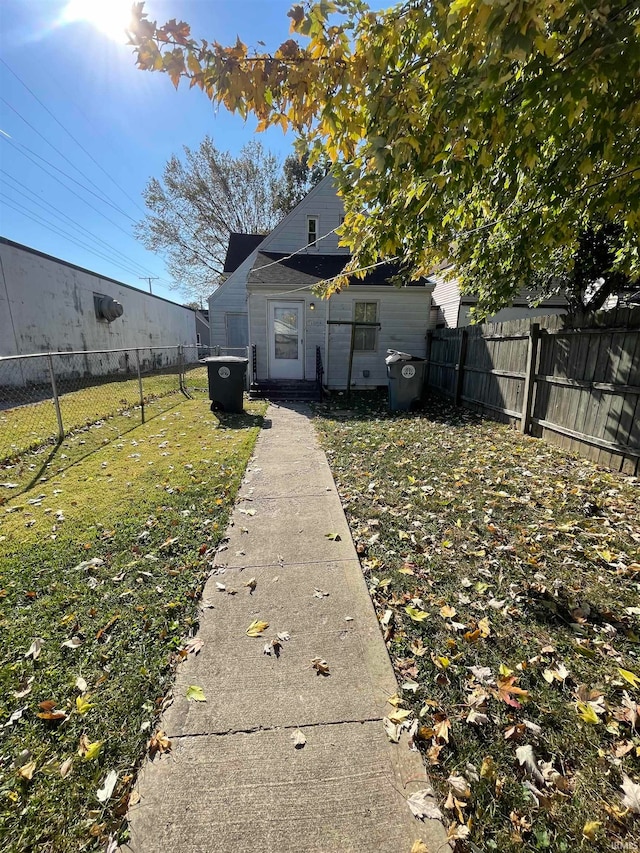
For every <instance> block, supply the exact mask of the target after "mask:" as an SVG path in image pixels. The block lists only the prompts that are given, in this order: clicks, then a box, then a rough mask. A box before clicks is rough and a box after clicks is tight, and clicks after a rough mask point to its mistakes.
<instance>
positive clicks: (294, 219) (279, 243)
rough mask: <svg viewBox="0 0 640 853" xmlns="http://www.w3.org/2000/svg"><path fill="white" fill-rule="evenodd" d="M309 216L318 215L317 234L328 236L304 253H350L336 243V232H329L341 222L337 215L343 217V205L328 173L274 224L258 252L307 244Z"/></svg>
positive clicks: (291, 249)
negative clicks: (289, 211)
mask: <svg viewBox="0 0 640 853" xmlns="http://www.w3.org/2000/svg"><path fill="white" fill-rule="evenodd" d="M309 216H317V217H318V237H319V238H320V237H322V236H323V235H324V234H328V235H329V236H328V237H325V238H324V239H321V240H319V241H318V243H317V244H316V246H311V247H309V248H308V249H305V251H306V252H309V253H310V254H311V253H321V254H325V255H328V254H331V255H333V254H344V255H346V254H348V253H349V250H348V249H347V248H342V247H340V246H338V237H337V235H336V234H329V232H330V231H333V229H334V228H337V227H338V226H339V225H340V217H342V216H344V205H343V203H342V199H341V198H340V197H339V196H337V195H336V184H335V182H334V180H333V178H332V177H331V175H327V176H326V178H323V179H322V181H320V183H319V184H317V185H316V186H315V187H314V188H313V189H312V190H311V192H310V193H309V194H308V195H307V196H305V198H303V199H302V201H301V202H300V203H299V204H298V205H297V207H295V208H294V209H293V210H292V211H291V213H289V215H288V216H286V217H285V218H284V219H283V220H282V222H281V223H280V224H279V225H277V226H276V228H275V229H274V230H273V231H272V232H271V234H270V235H269V236H268V237H266V238H265V240H264V242H263V243H262V244H261V245H260V251H262V252H286V253H290V252H295V251H297V250H298V249H300V248H301V247H303V246H306V245H307V242H308V240H307V219H308V217H309ZM285 223H286V224H285Z"/></svg>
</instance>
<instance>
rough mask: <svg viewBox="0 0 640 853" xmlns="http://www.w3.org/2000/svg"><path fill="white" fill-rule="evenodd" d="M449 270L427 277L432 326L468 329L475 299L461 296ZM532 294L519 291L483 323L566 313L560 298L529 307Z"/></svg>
mask: <svg viewBox="0 0 640 853" xmlns="http://www.w3.org/2000/svg"><path fill="white" fill-rule="evenodd" d="M452 272H453V267H448V268H445V269H442V270H439V271H438V272H437V273H434V274H433V275H430V276H429V280H430V281H431V282H432V283H433V284H434V285H435V286H434V289H433V311H434V317H433V320H434V322H435V326H436V328H438V329H457V328H458V327H459V326H469V325H471V321H472V314H471V309H472V308H473V307H474V305H476V304H477V302H478V298H477V297H476V296H473V295H472V294H469V293H461V292H460V287H459V285H458V280H457V279H456V277H455V274H452ZM533 298H534V294H533V293H532V292H531V291H529V290H522V291H520V293H519V294H518V295H517V296H516V298H515V299H514V300H513V304H512V305H509V306H508V307H507V308H503V309H502V310H501V311H498V313H497V314H494V315H493V316H491V317H487V319H486V320H485V321H484V322H486V323H503V322H505V321H507V320H526V319H527V318H533V317H539V316H540V315H545V314H546V315H548V314H566V313H567V300H566V299H565V298H564V297H563V296H559V295H558V296H552V297H550V298H549V299H545V300H543V301H542V302H540V304H539V305H537V306H535V307H532V306H531V304H530V303H531V302H532V301H533Z"/></svg>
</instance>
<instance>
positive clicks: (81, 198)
mask: <svg viewBox="0 0 640 853" xmlns="http://www.w3.org/2000/svg"><path fill="white" fill-rule="evenodd" d="M0 139H4V137H0ZM16 151H18V153H19V154H22V156H23V157H26V158H27V160H30V161H31V162H32V163H33V164H34V165H35V166H37V167H38V168H39V169H42V171H43V172H44V173H45V175H48V176H49V177H50V178H53V180H54V181H57V182H58V183H59V184H60V185H61V186H63V187H64V188H65V190H67V192H70V193H72V194H73V195H74V196H75V197H76V198H79V199H80V201H81V202H82V203H83V204H86V205H87V207H90V208H91V209H92V210H93V211H95V212H96V213H97V214H98V215H99V216H102V217H103V219H106V220H107V222H110V223H111V224H112V225H113V226H114V228H117V229H118V231H122V233H123V234H126V236H127V237H131V234H130V233H129V232H128V231H125V229H124V228H123V227H122V226H121V225H119V224H118V223H117V222H114V220H113V219H111V217H109V216H107V214H106V213H103V212H102V211H101V210H98V208H97V207H95V205H93V204H91V202H89V201H87V200H86V199H85V198H83V197H82V196H81V195H80V193H77V192H76V191H75V190H74V189H72V188H71V187H68V186H67V185H66V184H65V183H64V181H61V180H60V178H58V177H57V176H56V175H53V174H51V172H49V171H48V170H47V169H45V167H44V166H42V165H41V164H40V163H38V162H37V161H36V160H34V159H33V157H30V156H29V154H27V153H26V152H24V151H22V150H21V149H20V148H16Z"/></svg>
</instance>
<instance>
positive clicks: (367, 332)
mask: <svg viewBox="0 0 640 853" xmlns="http://www.w3.org/2000/svg"><path fill="white" fill-rule="evenodd" d="M353 319H354V320H355V322H356V323H357V322H360V323H377V322H378V303H377V302H354V303H353ZM377 347H378V330H377V329H376V328H375V326H369V327H367V326H361V327H360V328H358V326H356V328H355V330H354V336H353V349H354V351H356V352H374V351H375V350H376V349H377Z"/></svg>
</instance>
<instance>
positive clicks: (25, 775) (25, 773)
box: [18, 761, 36, 782]
mask: <svg viewBox="0 0 640 853" xmlns="http://www.w3.org/2000/svg"><path fill="white" fill-rule="evenodd" d="M35 769H36V763H35V761H29V763H28V764H23V765H22V767H19V768H18V776H20V778H21V779H26V780H27V781H28V782H30V781H31V780H32V779H33V774H34V772H35Z"/></svg>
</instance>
